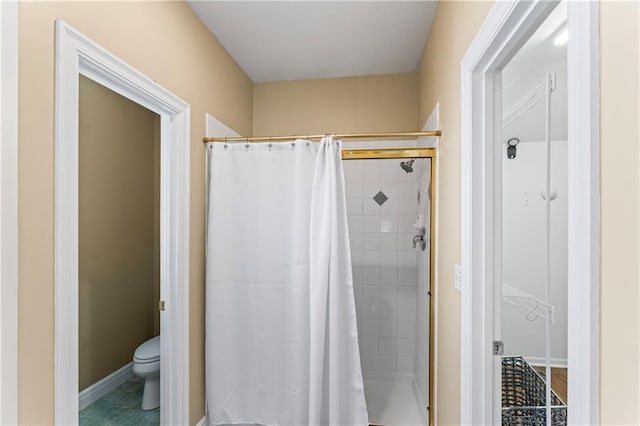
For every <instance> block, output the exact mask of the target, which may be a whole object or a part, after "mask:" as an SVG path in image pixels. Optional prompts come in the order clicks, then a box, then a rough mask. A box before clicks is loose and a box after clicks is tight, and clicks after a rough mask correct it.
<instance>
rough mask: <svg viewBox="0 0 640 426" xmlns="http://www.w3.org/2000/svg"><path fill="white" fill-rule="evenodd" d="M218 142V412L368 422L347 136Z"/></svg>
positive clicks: (222, 419) (242, 417)
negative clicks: (344, 159)
mask: <svg viewBox="0 0 640 426" xmlns="http://www.w3.org/2000/svg"><path fill="white" fill-rule="evenodd" d="M207 154H208V157H207V158H208V173H207V176H208V202H207V205H208V208H207V238H206V246H207V263H206V342H205V352H206V353H205V370H206V400H207V401H206V402H207V412H208V418H209V424H212V425H214V424H215V425H218V424H260V425H296V426H298V425H307V424H308V425H366V424H367V423H368V420H367V410H366V404H365V399H364V390H363V383H362V372H361V369H360V357H359V351H358V336H357V327H356V314H355V303H354V298H353V284H352V276H351V261H350V256H349V246H348V238H347V237H348V231H347V225H346V207H345V201H344V178H343V173H342V164H341V160H340V142H338V141H333V140H331V138H325V139H324V140H323V141H322V142H321V143H320V144H316V143H312V142H308V141H301V140H298V141H295V142H293V143H273V144H266V143H265V144H251V145H249V144H226V145H225V144H209V145H208V146H207Z"/></svg>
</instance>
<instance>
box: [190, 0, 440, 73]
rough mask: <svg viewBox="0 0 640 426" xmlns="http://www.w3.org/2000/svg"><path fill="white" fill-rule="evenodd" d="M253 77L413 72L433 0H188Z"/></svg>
mask: <svg viewBox="0 0 640 426" xmlns="http://www.w3.org/2000/svg"><path fill="white" fill-rule="evenodd" d="M188 3H189V5H190V6H191V8H192V9H193V11H194V12H195V13H196V15H198V17H199V18H200V20H201V21H202V22H203V23H204V24H205V25H206V26H207V28H208V29H209V31H211V32H212V33H213V34H214V35H215V36H216V38H217V39H218V40H219V41H220V43H222V45H223V46H224V47H225V49H227V51H228V52H229V53H230V54H231V56H232V57H233V58H234V59H235V60H236V62H237V63H238V64H239V65H240V66H241V67H242V69H243V70H244V72H245V73H246V74H247V76H249V78H250V79H251V80H253V81H254V82H265V81H278V80H303V79H310V78H333V77H347V76H356V75H374V74H391V73H402V72H412V71H415V70H416V69H417V68H418V63H419V61H420V56H421V54H422V49H423V48H424V43H425V41H426V39H427V35H428V34H429V27H430V26H431V21H432V20H433V15H434V13H435V10H436V7H437V2H436V1H435V0H421V1H398V0H396V1H195V0H189V1H188Z"/></svg>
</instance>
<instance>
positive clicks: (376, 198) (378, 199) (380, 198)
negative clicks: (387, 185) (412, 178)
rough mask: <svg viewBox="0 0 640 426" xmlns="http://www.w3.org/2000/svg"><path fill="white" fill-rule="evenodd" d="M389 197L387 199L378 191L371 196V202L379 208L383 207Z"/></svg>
mask: <svg viewBox="0 0 640 426" xmlns="http://www.w3.org/2000/svg"><path fill="white" fill-rule="evenodd" d="M388 199H389V197H387V196H386V195H385V194H384V192H382V191H379V192H378V193H377V194H376V195H374V196H373V201H375V202H376V203H378V205H379V206H381V205H383V204H384V203H385V202H386V201H387V200H388Z"/></svg>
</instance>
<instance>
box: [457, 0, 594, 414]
mask: <svg viewBox="0 0 640 426" xmlns="http://www.w3.org/2000/svg"><path fill="white" fill-rule="evenodd" d="M555 5H556V3H555V2H546V1H540V0H537V1H532V2H529V1H522V0H517V1H512V2H497V3H496V4H495V5H494V7H493V9H492V10H491V11H490V13H489V15H488V17H487V19H486V20H485V22H484V25H483V26H482V28H481V29H480V32H479V33H478V35H477V36H476V38H475V40H474V41H473V43H472V44H471V46H470V48H469V50H468V52H467V54H466V55H465V57H464V59H463V60H462V63H461V89H462V90H461V97H462V98H461V106H462V117H461V119H462V144H461V156H462V157H461V182H462V188H461V197H462V198H461V208H462V211H461V257H462V259H461V260H462V271H463V286H462V298H461V342H460V346H461V365H460V369H461V372H460V373H461V378H460V381H461V383H460V386H461V389H460V419H461V423H462V424H465V425H466V424H498V423H500V422H501V420H500V418H497V416H499V408H498V406H499V402H498V401H495V399H496V397H497V395H495V392H494V389H495V387H494V382H496V381H497V380H499V370H498V369H497V368H496V364H497V363H499V359H498V357H494V356H493V355H492V350H491V342H492V340H493V339H494V336H496V335H499V330H496V329H495V327H494V325H495V324H494V317H493V313H494V311H495V309H499V306H495V294H496V291H495V290H494V286H493V283H494V282H500V279H499V278H500V270H499V268H497V266H498V265H499V262H496V260H497V259H496V258H497V257H498V256H496V255H495V253H496V249H497V248H498V249H499V247H500V231H501V230H500V226H499V225H500V222H499V221H498V222H496V218H497V219H500V212H501V210H500V197H501V194H500V193H499V192H498V188H499V187H500V186H499V183H500V177H501V170H500V169H501V168H500V163H499V161H498V159H499V158H500V157H499V154H496V150H499V148H500V146H499V145H497V144H496V142H495V140H496V134H497V131H498V130H497V129H496V128H495V124H494V123H495V120H494V116H495V113H496V111H497V110H498V109H499V106H500V99H496V96H495V90H494V89H495V87H496V85H497V84H498V85H499V84H500V83H499V77H500V72H501V69H502V67H503V66H504V65H506V63H507V62H508V61H509V59H511V57H513V55H515V54H516V53H517V51H518V50H519V49H520V47H522V45H523V44H524V43H525V42H526V40H527V39H528V38H529V36H530V35H531V34H532V33H533V32H534V31H535V30H536V29H537V27H538V26H539V24H540V23H541V22H542V21H543V20H544V19H545V18H546V17H547V16H548V14H549V13H550V11H551V10H552V9H553V7H555ZM568 22H569V31H570V33H571V40H570V42H569V44H568V51H569V57H568V80H569V95H568V97H569V139H570V141H569V173H568V174H569V192H570V194H571V195H570V197H571V198H570V201H569V284H568V285H569V288H568V300H569V308H568V314H569V342H568V345H569V357H568V363H569V366H570V367H569V368H570V369H571V374H570V376H571V377H570V379H569V395H570V399H569V406H570V407H571V408H570V410H569V422H570V423H571V424H597V423H598V421H599V419H598V404H599V401H598V371H599V369H598V321H597V319H598V289H599V276H598V247H599V245H598V234H597V226H598V208H599V204H598V203H599V189H598V185H599V182H598V176H599V163H598V158H599V157H598V144H599V140H598V120H599V118H598V49H597V46H598V43H597V35H598V13H597V4H596V3H595V2H580V3H577V2H576V3H573V2H569V8H568ZM586 123H588V124H589V125H585V124H586ZM578 146H579V148H578ZM494 358H495V359H494ZM496 371H497V373H496ZM496 374H497V375H498V376H497V377H496Z"/></svg>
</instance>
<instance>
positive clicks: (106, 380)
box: [78, 362, 134, 410]
mask: <svg viewBox="0 0 640 426" xmlns="http://www.w3.org/2000/svg"><path fill="white" fill-rule="evenodd" d="M133 376H134V374H133V362H130V363H129V364H127V365H125V366H124V367H121V368H119V369H117V370H116V371H114V372H113V373H111V374H109V375H108V376H107V377H103V378H102V379H100V380H99V381H97V382H96V383H94V384H92V385H91V386H89V387H88V388H86V389H84V390H83V391H82V392H80V394H79V395H78V404H79V407H78V410H84V409H85V408H87V407H88V406H89V405H91V404H93V403H94V402H96V401H97V400H99V399H100V398H102V397H103V396H105V395H106V394H108V393H109V392H111V391H112V390H115V389H116V388H117V387H118V386H120V385H121V384H123V383H124V382H126V381H127V380H129V379H130V378H131V377H133Z"/></svg>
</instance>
